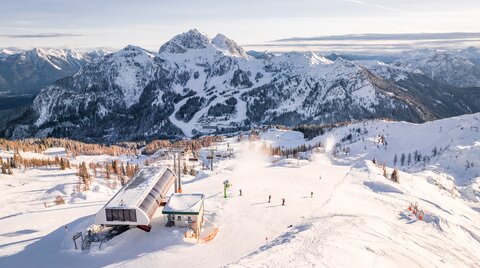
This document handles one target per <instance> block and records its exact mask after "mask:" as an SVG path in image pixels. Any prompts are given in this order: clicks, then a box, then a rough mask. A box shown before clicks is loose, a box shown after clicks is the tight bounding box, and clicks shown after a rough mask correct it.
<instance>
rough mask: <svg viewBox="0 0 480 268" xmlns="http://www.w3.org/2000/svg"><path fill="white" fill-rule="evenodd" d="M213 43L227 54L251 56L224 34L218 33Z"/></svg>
mask: <svg viewBox="0 0 480 268" xmlns="http://www.w3.org/2000/svg"><path fill="white" fill-rule="evenodd" d="M212 44H213V45H214V46H215V47H216V48H217V49H219V50H221V51H223V52H224V53H225V54H227V55H231V56H235V57H244V58H245V57H249V56H248V55H247V53H246V52H245V51H244V50H243V48H242V47H240V46H239V45H237V43H235V41H233V40H232V39H229V38H228V37H226V36H225V35H223V34H217V36H215V37H214V38H213V39H212Z"/></svg>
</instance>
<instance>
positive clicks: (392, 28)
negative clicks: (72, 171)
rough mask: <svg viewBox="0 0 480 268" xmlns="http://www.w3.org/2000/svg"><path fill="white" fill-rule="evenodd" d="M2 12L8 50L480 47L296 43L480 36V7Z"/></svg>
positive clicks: (214, 2) (278, 3)
mask: <svg viewBox="0 0 480 268" xmlns="http://www.w3.org/2000/svg"><path fill="white" fill-rule="evenodd" d="M0 7H1V8H0V47H3V48H5V47H18V48H32V47H69V48H110V49H118V48H122V47H125V46H126V45H129V44H132V45H137V46H141V47H144V48H146V49H150V50H152V51H157V50H158V48H159V47H160V46H161V45H162V44H163V43H165V42H166V41H168V40H169V39H170V38H172V37H173V36H174V35H176V34H179V33H182V32H185V31H188V30H189V29H192V28H197V29H199V30H200V31H203V32H205V33H206V34H207V35H209V36H211V37H213V36H215V35H216V34H217V33H223V34H225V35H226V36H228V37H229V38H231V39H233V40H235V41H236V42H237V43H239V44H240V45H242V46H244V47H246V48H249V49H256V50H271V51H274V50H304V49H308V50H315V49H317V50H319V49H320V50H321V49H327V50H328V49H333V50H335V49H339V48H340V49H341V48H342V47H343V48H344V47H347V48H348V47H349V45H350V46H352V45H355V46H361V47H372V45H378V46H379V47H389V46H392V45H398V44H400V45H402V44H403V45H404V44H405V43H408V44H410V43H409V42H413V43H415V44H417V43H421V42H423V43H424V44H423V46H427V47H428V46H430V45H438V46H467V45H477V44H479V46H480V42H479V40H480V38H479V36H478V35H477V36H475V37H471V36H468V37H467V38H466V37H465V36H461V38H458V39H452V38H450V37H448V38H443V36H444V35H440V36H437V37H436V38H435V39H432V38H428V39H425V38H424V39H421V40H419V39H418V36H417V38H414V40H413V41H412V40H401V39H400V40H397V38H396V37H395V36H394V35H391V36H390V37H389V38H387V39H385V38H384V39H383V40H378V39H375V38H374V40H370V39H368V38H367V40H357V39H355V38H353V40H352V39H351V38H350V39H349V38H340V39H341V40H339V38H330V39H325V38H323V39H321V40H312V39H307V40H303V39H302V40H298V39H291V38H292V37H302V38H311V37H319V36H327V37H331V36H337V35H342V36H344V37H351V36H352V35H358V34H372V33H375V34H405V33H409V34H411V33H450V32H466V33H478V32H480V15H479V14H480V1H478V0H456V1H452V0H428V1H427V0H290V1H287V0H255V1H253V0H242V1H231V0H201V1H199V0H175V1H171V0H170V1H165V0H136V1H131V0H130V1H126V0H101V1H100V0H83V1H70V0H14V1H13V0H0ZM368 36H370V35H368ZM445 36H448V35H445ZM280 39H282V40H281V41H278V40H280ZM285 39H286V40H285ZM425 40H427V41H428V42H427V43H426V44H425ZM431 41H435V42H436V43H431ZM444 41H445V42H444ZM307 42H309V43H307ZM439 42H440V43H439ZM305 44H307V45H305ZM439 44H441V45H439ZM352 47H353V46H352Z"/></svg>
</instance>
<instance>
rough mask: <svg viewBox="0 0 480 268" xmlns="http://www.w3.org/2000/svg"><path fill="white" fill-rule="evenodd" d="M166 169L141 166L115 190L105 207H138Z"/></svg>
mask: <svg viewBox="0 0 480 268" xmlns="http://www.w3.org/2000/svg"><path fill="white" fill-rule="evenodd" d="M166 170H167V168H165V167H156V166H149V167H143V168H142V169H141V170H140V171H138V172H137V173H136V174H135V177H133V179H131V180H130V181H128V182H127V184H125V185H124V186H123V187H122V189H120V190H119V191H118V192H117V194H116V195H115V196H114V197H113V198H112V199H111V200H110V201H109V202H108V203H107V204H106V205H105V207H108V208H114V207H122V208H136V207H138V206H139V205H140V203H141V202H142V201H143V200H144V199H145V197H146V196H147V195H148V193H149V192H150V191H151V190H152V188H153V187H154V186H155V184H156V183H157V182H158V180H159V179H160V177H161V176H162V175H163V173H164V172H165V171H166Z"/></svg>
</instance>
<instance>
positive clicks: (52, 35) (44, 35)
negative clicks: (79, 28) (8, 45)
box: [2, 33, 83, 38]
mask: <svg viewBox="0 0 480 268" xmlns="http://www.w3.org/2000/svg"><path fill="white" fill-rule="evenodd" d="M2 36H3V37H8V38H60V37H78V36H83V35H82V34H75V33H38V34H4V35H2Z"/></svg>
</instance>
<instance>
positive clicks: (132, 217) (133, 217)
mask: <svg viewBox="0 0 480 268" xmlns="http://www.w3.org/2000/svg"><path fill="white" fill-rule="evenodd" d="M130 221H133V222H135V221H137V211H136V210H135V209H130Z"/></svg>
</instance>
